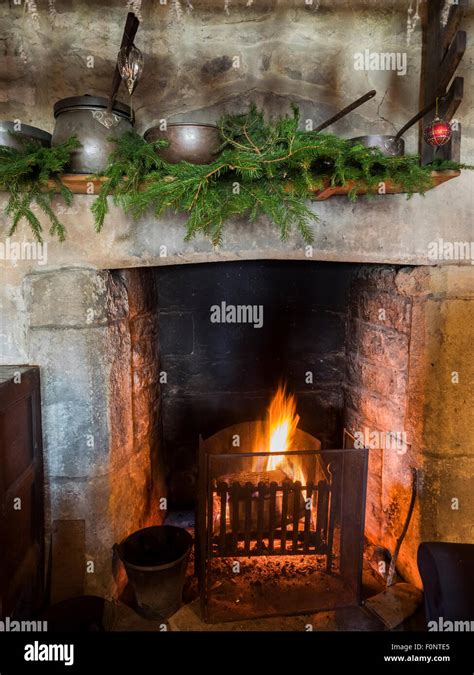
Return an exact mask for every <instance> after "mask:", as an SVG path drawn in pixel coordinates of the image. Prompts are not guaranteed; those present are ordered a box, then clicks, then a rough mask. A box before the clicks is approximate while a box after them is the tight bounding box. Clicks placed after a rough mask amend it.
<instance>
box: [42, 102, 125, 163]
mask: <svg viewBox="0 0 474 675" xmlns="http://www.w3.org/2000/svg"><path fill="white" fill-rule="evenodd" d="M107 105H108V99H106V98H100V97H97V96H73V97H71V98H63V99H62V100H60V101H58V102H57V103H56V104H55V106H54V117H55V118H56V126H55V128H54V132H53V139H52V141H51V145H52V146H55V145H59V144H60V143H64V142H65V141H67V140H68V139H69V138H71V136H76V137H77V139H78V140H79V142H80V144H81V147H80V148H78V149H77V150H75V151H74V152H73V154H72V159H71V163H70V165H69V166H68V169H67V170H68V171H70V172H71V173H99V172H100V171H103V170H104V169H105V167H106V166H107V161H108V159H109V156H110V154H111V153H112V152H113V150H114V149H115V143H114V142H113V139H116V138H120V136H122V135H123V134H124V133H126V132H127V131H132V129H133V124H132V121H131V119H130V115H131V111H130V107H129V106H128V105H125V104H124V103H119V102H116V103H114V106H113V108H112V112H111V113H107Z"/></svg>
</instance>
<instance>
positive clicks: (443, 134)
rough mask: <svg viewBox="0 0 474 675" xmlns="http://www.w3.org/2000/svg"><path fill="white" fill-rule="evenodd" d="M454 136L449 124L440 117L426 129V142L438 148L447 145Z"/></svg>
mask: <svg viewBox="0 0 474 675" xmlns="http://www.w3.org/2000/svg"><path fill="white" fill-rule="evenodd" d="M452 135H453V130H452V128H451V125H450V124H449V122H445V121H444V120H442V119H440V118H439V117H435V119H434V120H433V121H432V122H431V124H430V125H429V126H428V127H426V129H425V133H424V136H425V141H426V142H427V143H428V144H429V145H433V146H434V147H437V146H439V145H446V143H448V141H449V140H450V138H451V136H452Z"/></svg>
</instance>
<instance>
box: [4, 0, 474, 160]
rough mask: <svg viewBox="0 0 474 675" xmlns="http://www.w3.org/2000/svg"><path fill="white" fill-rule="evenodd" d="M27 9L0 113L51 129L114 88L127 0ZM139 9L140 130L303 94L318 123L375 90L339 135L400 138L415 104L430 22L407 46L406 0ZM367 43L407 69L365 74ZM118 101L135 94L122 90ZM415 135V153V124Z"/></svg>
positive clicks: (9, 51) (17, 22) (280, 106)
mask: <svg viewBox="0 0 474 675" xmlns="http://www.w3.org/2000/svg"><path fill="white" fill-rule="evenodd" d="M23 4H24V3H21V4H17V3H14V2H4V3H2V6H1V7H0V30H1V34H0V37H1V40H2V48H3V54H4V57H3V59H2V63H1V65H0V85H1V86H0V92H1V93H0V106H1V108H0V109H1V117H2V118H3V119H12V118H14V119H21V120H22V121H23V122H25V123H27V124H33V125H36V126H39V127H42V128H44V129H46V130H48V131H50V130H52V128H53V126H54V120H53V114H52V109H53V105H54V103H55V102H56V101H57V100H58V99H60V98H63V97H66V96H78V95H82V94H84V93H89V94H95V95H102V96H106V95H108V94H109V89H110V83H111V79H112V73H113V68H114V62H115V58H116V54H117V51H118V48H119V45H120V39H121V35H122V30H123V26H124V24H125V16H126V11H127V3H126V1H125V0H94V2H92V0H74V2H71V0H52V2H50V1H49V0H37V2H36V3H34V5H35V7H36V8H37V11H36V14H33V13H32V12H28V11H27V12H24V7H23ZM128 4H129V5H130V3H128ZM133 4H135V5H141V11H140V14H141V18H142V24H141V26H140V29H139V32H138V36H137V40H136V43H137V45H138V46H139V47H140V48H141V49H142V51H143V52H144V55H145V70H144V74H143V80H142V83H141V84H140V85H139V86H138V88H137V91H136V94H135V97H134V98H135V103H134V105H135V108H136V111H137V128H138V130H139V131H143V130H145V129H146V128H148V127H149V126H150V125H151V124H153V123H154V122H155V121H156V120H158V119H160V118H162V117H166V118H169V119H170V120H172V121H173V120H174V121H182V120H183V119H184V120H186V121H202V122H214V121H215V120H216V118H217V117H219V116H220V114H221V113H222V112H223V111H224V110H227V111H237V110H242V109H243V108H245V107H247V105H248V103H249V102H250V101H251V100H253V101H255V102H257V103H258V104H260V105H262V106H264V107H265V109H266V110H267V111H268V112H269V113H280V112H281V111H282V110H288V109H289V103H290V102H291V101H293V102H295V103H297V104H298V105H299V106H300V108H301V110H302V113H303V119H311V120H313V122H314V124H315V125H316V124H318V123H320V122H322V121H323V120H325V119H327V118H329V117H330V116H331V115H333V114H334V113H335V112H337V111H338V110H340V109H341V108H342V107H344V106H345V105H347V104H348V103H349V102H350V101H352V100H354V99H356V98H358V97H359V96H361V95H362V94H363V93H365V92H366V91H368V90H370V89H376V90H377V96H376V97H375V99H373V100H372V101H370V102H369V103H367V104H366V105H365V106H364V107H362V108H360V109H359V110H357V111H355V112H353V113H352V114H351V115H350V116H349V117H347V118H346V119H344V120H341V121H340V122H338V123H337V124H335V125H334V126H333V127H332V128H331V130H334V131H335V132H336V133H341V134H342V135H346V136H348V137H350V136H357V135H361V134H365V133H392V132H393V131H394V129H399V128H400V127H401V126H403V124H404V123H405V122H406V121H407V120H408V119H409V118H410V117H411V116H412V115H414V114H415V113H416V111H417V110H416V108H417V102H418V87H419V76H420V64H421V26H420V24H419V25H418V27H417V30H416V31H415V32H414V34H413V35H412V38H411V41H410V44H408V43H407V34H406V23H407V16H408V15H407V10H408V4H407V2H406V1H405V0H356V1H354V0H314V2H312V3H306V2H304V0H255V1H254V2H252V3H249V2H247V0H231V1H230V2H228V3H227V4H228V7H229V9H228V12H226V11H225V10H224V6H225V0H200V1H199V2H194V3H191V4H192V5H193V11H186V8H187V6H188V3H187V0H180V1H179V2H177V0H176V1H174V2H171V0H168V2H166V3H161V2H158V1H157V0H156V1H154V2H143V3H140V2H138V3H133ZM177 5H181V6H182V8H183V10H184V11H183V14H182V16H178V15H177V13H176V7H177ZM51 7H52V10H51ZM473 19H474V14H473V11H472V9H471V11H470V14H469V16H468V17H467V18H466V19H465V22H464V25H465V28H466V29H467V30H468V31H469V32H470V33H471V34H472V30H473V25H474V21H473ZM366 48H367V49H369V50H370V51H382V52H387V51H388V52H398V53H404V54H406V57H407V67H408V69H407V73H406V74H405V75H403V76H398V75H397V73H396V72H395V71H393V70H392V71H385V70H368V71H360V70H355V69H354V54H355V53H357V52H360V51H363V50H364V49H366ZM473 48H474V47H473V43H472V41H471V43H470V44H469V45H468V53H467V54H466V56H465V58H464V60H463V63H462V64H461V67H460V71H459V74H460V75H465V76H466V77H467V78H468V80H467V82H466V87H465V95H466V99H465V102H464V104H463V108H462V109H461V111H460V115H461V116H462V121H463V133H464V135H465V151H466V152H467V153H468V154H469V152H471V151H472V148H473V143H474V134H473V132H472V127H473V106H472V96H473V93H472V92H473V90H472V87H469V86H468V82H469V78H471V77H472V73H470V70H469V62H470V59H472V50H473ZM470 81H471V82H472V80H470ZM119 98H123V99H124V100H126V99H127V94H126V92H125V89H124V88H122V90H121V92H120V97H119ZM406 139H407V141H408V147H409V149H410V151H415V150H416V149H417V130H416V128H414V129H412V130H410V131H409V132H407V134H406Z"/></svg>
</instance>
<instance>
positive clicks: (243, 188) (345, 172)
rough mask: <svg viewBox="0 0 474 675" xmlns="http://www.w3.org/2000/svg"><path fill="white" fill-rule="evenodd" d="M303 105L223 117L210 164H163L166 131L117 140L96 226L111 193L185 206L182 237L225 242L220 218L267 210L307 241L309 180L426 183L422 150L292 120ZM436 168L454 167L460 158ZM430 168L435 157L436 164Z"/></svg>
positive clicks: (120, 199)
mask: <svg viewBox="0 0 474 675" xmlns="http://www.w3.org/2000/svg"><path fill="white" fill-rule="evenodd" d="M298 126H299V113H298V110H297V109H296V108H294V109H293V115H291V116H286V117H281V118H279V119H276V120H270V121H266V120H265V118H264V115H263V113H262V112H261V111H258V110H257V109H256V108H255V107H254V106H252V107H251V108H250V110H249V111H248V113H246V114H244V115H225V116H224V117H222V119H221V120H220V130H221V135H222V138H223V139H224V142H223V146H222V148H221V150H222V152H221V154H220V155H219V157H218V159H216V161H215V162H213V163H212V164H209V165H205V166H203V165H193V164H188V163H186V162H180V163H179V164H168V163H166V162H165V161H163V160H162V159H160V158H159V157H158V156H157V155H156V152H155V149H156V148H157V147H159V146H160V145H162V144H163V141H161V142H159V143H155V144H147V143H146V142H145V141H144V140H143V139H142V138H141V137H139V136H138V135H137V134H134V133H133V132H131V133H128V134H126V135H125V136H123V137H122V138H121V139H119V141H118V143H117V150H116V152H115V153H114V155H113V156H112V157H111V160H110V164H109V167H108V168H107V170H106V171H105V176H106V177H107V181H106V182H105V183H104V185H103V186H102V189H101V192H100V195H99V197H98V199H97V201H96V202H95V204H94V205H93V207H92V210H93V212H94V215H95V222H96V229H97V231H100V230H101V229H102V227H103V225H104V220H105V216H106V214H107V208H108V207H107V197H108V196H112V198H113V200H114V202H115V204H118V205H121V206H122V207H123V208H124V209H125V211H126V212H129V213H130V214H131V215H132V216H133V217H135V218H139V217H140V216H141V215H143V214H144V213H145V212H146V211H148V210H149V209H152V210H153V211H154V214H155V215H156V216H157V217H159V216H162V215H163V214H164V213H165V212H167V211H171V212H174V213H185V214H186V215H187V216H188V217H187V222H186V225H187V232H186V237H185V238H186V239H187V240H189V239H191V238H192V237H194V236H195V235H196V234H198V233H200V232H201V233H204V234H205V235H206V236H208V237H210V239H211V241H212V243H213V244H214V245H220V244H221V243H222V237H223V228H224V225H225V223H226V222H227V221H228V220H230V219H232V218H234V217H239V216H245V217H247V218H248V219H249V220H250V221H252V222H255V221H256V220H257V219H258V218H259V217H260V216H266V217H267V218H268V219H269V220H270V221H272V222H273V223H274V224H275V225H276V226H277V227H278V228H279V230H280V236H281V238H282V239H283V240H286V239H287V238H288V237H289V235H290V233H291V232H292V231H293V230H294V229H296V230H297V231H299V233H300V234H301V236H302V238H303V240H304V241H305V242H307V243H310V242H312V241H313V232H312V224H313V223H314V222H315V221H317V220H318V216H317V214H315V213H314V211H312V210H311V209H310V208H309V206H308V195H309V192H310V190H311V189H314V188H317V187H322V186H323V185H325V184H330V185H332V186H337V185H347V184H348V183H352V184H353V185H354V187H353V189H352V190H351V192H350V193H349V198H350V199H355V198H356V196H357V194H356V193H357V186H358V184H364V186H367V187H368V190H369V192H373V193H376V192H377V190H378V188H379V185H380V183H381V182H384V181H388V180H391V181H393V182H395V183H397V184H399V185H400V186H401V187H402V188H403V189H404V190H405V191H406V192H407V193H408V196H411V194H413V193H414V192H421V193H424V192H425V191H426V190H427V189H428V188H429V187H431V185H432V179H431V171H432V167H429V166H425V167H422V166H420V164H419V157H418V156H405V157H385V156H384V155H383V154H382V153H381V152H380V151H379V150H377V149H374V148H365V147H363V146H362V145H356V146H354V145H352V144H351V143H350V142H349V141H347V140H344V139H341V138H339V137H338V136H335V135H333V134H321V133H316V132H304V131H300V130H299V129H298ZM449 164H450V166H449V167H448V166H447V167H443V166H441V165H440V166H437V167H436V168H438V169H442V168H459V165H454V164H453V163H452V162H451V163H449ZM433 168H435V167H433Z"/></svg>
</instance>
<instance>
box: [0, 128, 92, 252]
mask: <svg viewBox="0 0 474 675" xmlns="http://www.w3.org/2000/svg"><path fill="white" fill-rule="evenodd" d="M17 138H19V139H20V141H21V143H22V147H21V148H20V149H16V148H8V147H5V146H0V186H1V187H2V189H4V190H6V191H7V192H8V193H9V199H8V203H7V206H6V208H5V213H6V215H7V216H8V217H9V218H10V219H11V226H10V230H9V236H11V235H12V234H13V233H14V232H15V230H16V229H17V227H18V225H19V224H20V222H21V221H22V220H23V219H25V220H26V221H27V223H28V224H29V226H30V228H31V231H32V233H33V236H34V238H35V239H36V240H37V241H39V242H42V232H43V228H42V226H41V223H40V221H39V218H38V216H37V215H36V214H35V212H34V208H35V205H36V206H37V207H39V209H40V210H41V211H42V212H43V213H44V214H45V215H46V217H47V218H48V219H49V222H50V223H51V226H50V229H49V232H50V234H51V235H52V236H54V235H57V236H58V238H59V240H60V241H64V239H65V238H66V230H65V227H64V225H63V224H62V223H61V222H60V221H59V219H58V217H57V215H56V213H55V212H54V210H53V207H52V201H53V198H54V196H55V194H56V192H57V191H58V190H59V192H60V194H61V196H62V197H63V199H64V201H65V202H66V204H67V205H68V206H70V205H71V204H72V199H73V194H72V192H71V190H69V188H67V187H66V186H65V185H64V184H63V183H62V182H61V174H63V173H64V169H65V167H66V166H67V164H68V162H69V161H70V158H71V153H72V152H73V151H74V150H75V149H76V148H78V147H79V141H78V140H77V139H76V138H70V139H69V140H68V141H67V142H66V143H63V144H62V145H57V146H56V147H54V148H44V147H42V146H40V145H39V144H38V143H37V142H35V141H27V140H25V139H24V138H23V137H22V136H20V135H18V134H17ZM51 180H52V181H54V183H55V185H56V189H52V188H50V187H49V186H48V183H49V181H51Z"/></svg>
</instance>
